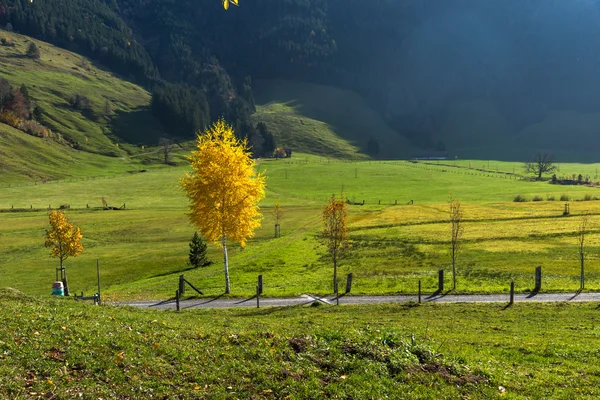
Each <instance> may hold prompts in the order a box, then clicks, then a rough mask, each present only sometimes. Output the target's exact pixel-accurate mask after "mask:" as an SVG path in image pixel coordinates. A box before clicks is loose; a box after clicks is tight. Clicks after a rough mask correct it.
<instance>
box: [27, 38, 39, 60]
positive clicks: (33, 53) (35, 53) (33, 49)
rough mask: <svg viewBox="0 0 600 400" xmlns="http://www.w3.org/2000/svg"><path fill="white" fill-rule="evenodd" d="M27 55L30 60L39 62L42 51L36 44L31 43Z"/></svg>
mask: <svg viewBox="0 0 600 400" xmlns="http://www.w3.org/2000/svg"><path fill="white" fill-rule="evenodd" d="M25 55H26V56H27V57H29V58H33V59H34V60H37V59H38V58H40V49H38V47H37V46H36V45H35V43H33V42H31V43H29V47H27V53H25Z"/></svg>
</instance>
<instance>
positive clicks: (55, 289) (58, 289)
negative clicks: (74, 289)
mask: <svg viewBox="0 0 600 400" xmlns="http://www.w3.org/2000/svg"><path fill="white" fill-rule="evenodd" d="M52 295H54V296H64V295H65V288H64V287H63V283H62V282H60V281H59V282H54V283H53V284H52Z"/></svg>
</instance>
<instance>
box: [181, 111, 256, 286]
mask: <svg viewBox="0 0 600 400" xmlns="http://www.w3.org/2000/svg"><path fill="white" fill-rule="evenodd" d="M189 160H190V163H191V167H192V172H191V173H188V174H186V176H185V177H184V178H182V180H181V182H182V184H183V188H184V190H185V192H186V194H187V197H188V198H189V200H190V205H189V209H190V213H189V214H188V216H189V217H190V220H191V222H192V223H193V224H194V225H196V226H197V227H198V229H199V230H200V231H201V232H202V234H203V235H204V237H205V238H206V239H207V240H209V241H211V242H214V243H218V244H220V245H221V246H222V248H223V260H224V266H225V293H229V292H230V284H229V260H228V257H227V240H228V239H229V240H232V241H234V242H239V243H240V244H241V245H242V247H244V246H245V245H246V240H247V239H248V238H251V237H252V236H254V230H255V229H256V228H258V227H259V226H260V219H261V214H260V212H259V210H258V205H257V204H258V202H259V201H260V200H261V199H262V198H263V197H264V196H265V190H264V186H265V178H264V176H263V175H262V174H257V175H256V174H255V173H254V161H253V160H252V158H251V157H250V151H249V149H248V142H247V140H246V139H244V140H239V139H237V138H236V137H235V135H234V133H233V128H232V127H231V126H230V125H228V124H227V123H225V121H224V120H223V119H220V120H219V121H217V122H215V123H214V124H213V125H212V126H211V127H210V128H208V129H207V130H206V131H205V132H204V134H202V135H198V138H197V149H196V151H194V152H192V155H191V156H190V157H189Z"/></svg>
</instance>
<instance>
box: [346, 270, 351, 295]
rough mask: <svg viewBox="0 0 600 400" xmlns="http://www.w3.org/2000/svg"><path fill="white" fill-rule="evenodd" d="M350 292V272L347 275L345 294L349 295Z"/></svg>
mask: <svg viewBox="0 0 600 400" xmlns="http://www.w3.org/2000/svg"><path fill="white" fill-rule="evenodd" d="M351 290H352V272H351V273H349V274H348V278H347V279H346V294H348V293H350V291H351Z"/></svg>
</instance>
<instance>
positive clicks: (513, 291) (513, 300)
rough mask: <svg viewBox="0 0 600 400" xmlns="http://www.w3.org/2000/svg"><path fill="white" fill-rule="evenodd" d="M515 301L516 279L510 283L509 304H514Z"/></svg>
mask: <svg viewBox="0 0 600 400" xmlns="http://www.w3.org/2000/svg"><path fill="white" fill-rule="evenodd" d="M514 303H515V281H512V282H511V283H510V302H509V303H508V304H511V305H512V304H514Z"/></svg>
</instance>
